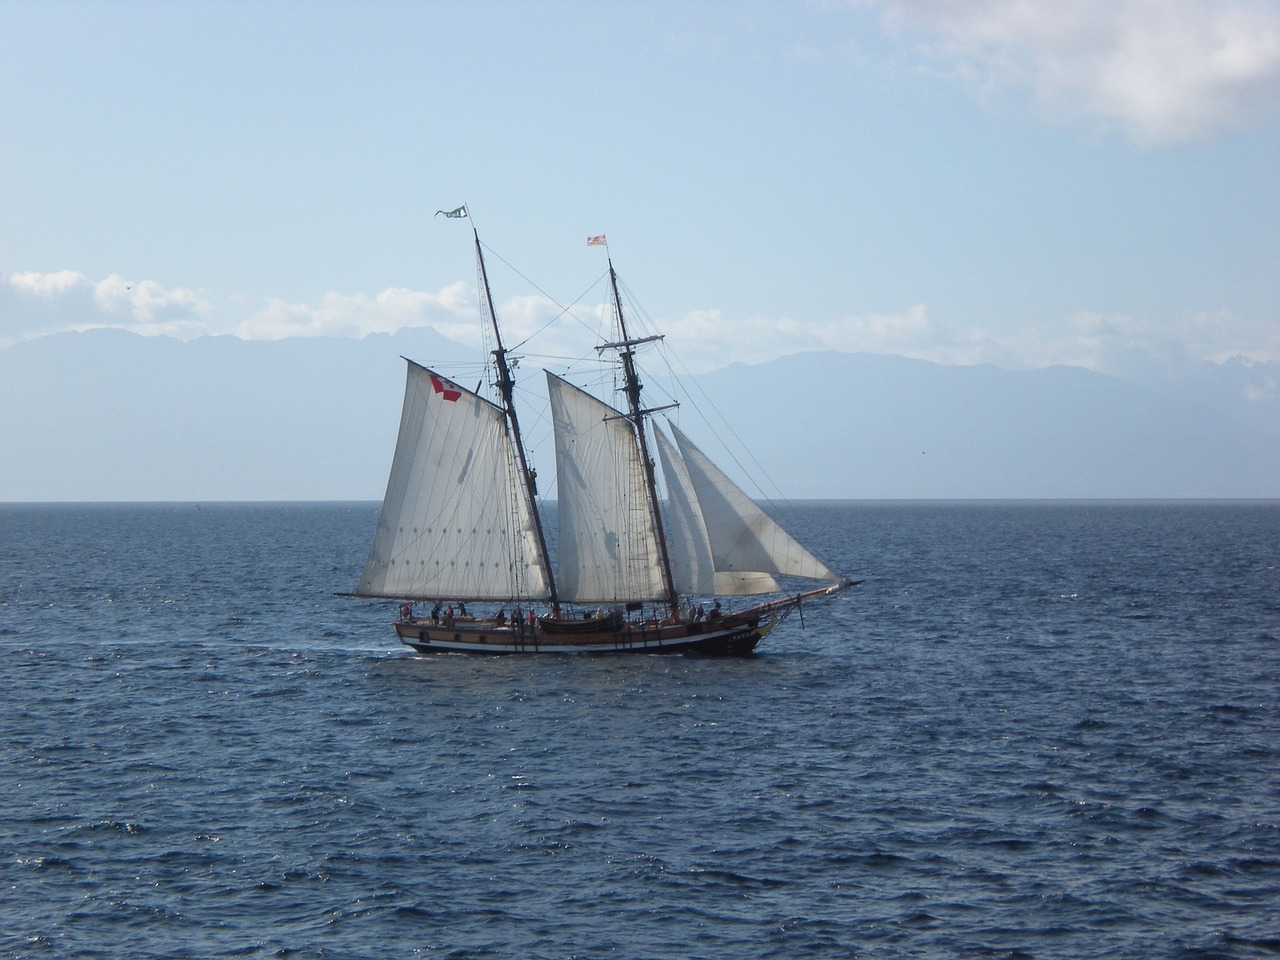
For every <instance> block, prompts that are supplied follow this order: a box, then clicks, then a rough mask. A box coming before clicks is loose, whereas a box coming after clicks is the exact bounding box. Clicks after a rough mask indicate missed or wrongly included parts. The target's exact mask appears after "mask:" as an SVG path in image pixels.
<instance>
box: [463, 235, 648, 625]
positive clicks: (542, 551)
mask: <svg viewBox="0 0 1280 960" xmlns="http://www.w3.org/2000/svg"><path fill="white" fill-rule="evenodd" d="M471 234H472V236H473V237H475V241H476V262H477V264H479V267H480V282H481V285H482V286H483V287H484V299H485V306H486V307H487V308H488V311H489V322H490V324H491V325H492V327H493V341H494V344H495V347H496V349H494V350H493V351H492V353H493V367H494V373H495V376H496V382H495V384H494V385H495V386H496V387H497V389H498V395H499V396H500V397H501V398H502V409H503V412H504V413H505V414H506V426H507V434H508V436H509V438H510V440H511V445H512V447H513V448H514V449H515V452H516V459H517V461H519V465H520V478H521V481H522V483H523V484H524V489H525V495H526V496H527V497H528V501H529V510H530V513H531V514H532V517H533V529H534V532H535V533H536V534H537V538H538V553H539V555H540V556H541V557H542V569H543V570H544V571H545V575H546V581H547V590H548V592H549V594H550V600H551V610H552V612H553V613H554V614H555V615H556V616H559V615H560V598H559V596H558V595H557V593H556V578H555V571H554V570H553V569H552V567H551V554H550V551H548V550H547V537H546V534H545V533H544V532H543V529H542V511H541V510H539V509H538V483H537V474H536V473H535V472H534V471H533V469H532V468H531V467H530V466H529V458H528V456H527V455H526V453H525V449H524V437H523V435H522V434H521V433H520V418H519V417H518V415H517V414H516V404H515V380H514V378H513V377H512V376H511V365H510V364H509V363H508V362H507V349H506V347H505V346H503V343H502V330H501V329H500V328H499V327H498V314H497V312H496V311H495V310H494V309H493V294H492V293H491V292H490V290H489V272H488V270H486V269H485V264H484V250H483V249H482V248H481V246H480V233H479V231H478V230H476V227H475V224H474V223H473V224H472V225H471ZM651 472H652V471H651Z"/></svg>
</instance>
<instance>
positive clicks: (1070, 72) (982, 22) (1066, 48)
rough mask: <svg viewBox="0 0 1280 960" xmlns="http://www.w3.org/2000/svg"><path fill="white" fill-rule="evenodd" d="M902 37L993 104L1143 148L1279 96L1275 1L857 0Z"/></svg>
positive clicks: (933, 65) (1237, 117)
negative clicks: (1030, 106)
mask: <svg viewBox="0 0 1280 960" xmlns="http://www.w3.org/2000/svg"><path fill="white" fill-rule="evenodd" d="M854 2H859V3H862V4H868V3H870V4H871V5H873V6H877V7H879V8H881V9H882V11H883V17H884V21H885V23H886V26H887V27H888V29H889V30H890V32H891V33H893V34H894V35H899V36H907V35H912V36H918V37H920V38H922V40H921V43H920V45H919V47H918V53H919V55H920V56H921V58H922V59H921V66H922V67H923V68H924V69H928V70H932V71H941V72H943V73H946V74H949V75H952V76H955V77H959V78H962V79H963V80H965V81H966V82H968V83H970V84H971V85H972V86H973V87H974V89H975V90H977V91H978V92H979V95H980V96H982V97H983V98H986V99H993V98H995V99H999V98H1006V97H1009V96H1013V97H1015V98H1017V99H1020V98H1021V97H1022V96H1024V95H1026V94H1029V95H1030V97H1031V98H1032V100H1033V102H1034V103H1035V104H1036V106H1037V108H1038V109H1040V110H1042V111H1047V112H1048V113H1049V114H1051V115H1052V116H1054V117H1062V118H1066V119H1068V120H1071V121H1075V122H1080V121H1083V122H1086V123H1092V124H1101V125H1102V126H1103V127H1118V128H1119V129H1121V130H1122V131H1124V132H1125V133H1126V134H1127V135H1128V136H1130V137H1132V138H1133V139H1134V140H1136V141H1138V142H1140V143H1144V144H1168V143H1183V142H1190V141H1195V140H1201V139H1206V138H1209V137H1212V136H1214V135H1217V134H1220V133H1222V132H1224V131H1227V130H1232V129H1236V128H1239V127H1241V126H1243V125H1245V124H1247V123H1248V122H1250V121H1251V120H1252V119H1254V118H1255V117H1256V116H1258V115H1260V114H1261V113H1263V112H1265V111H1271V110H1274V109H1275V107H1276V104H1277V102H1278V101H1280V9H1277V4H1276V3H1275V2H1274V0H1070V2H1060V0H972V2H964V3H956V2H951V0H854Z"/></svg>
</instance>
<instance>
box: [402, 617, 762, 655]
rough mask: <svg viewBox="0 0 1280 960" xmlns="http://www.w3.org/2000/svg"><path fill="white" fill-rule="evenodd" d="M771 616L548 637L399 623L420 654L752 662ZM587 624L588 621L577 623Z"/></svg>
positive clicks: (461, 625)
mask: <svg viewBox="0 0 1280 960" xmlns="http://www.w3.org/2000/svg"><path fill="white" fill-rule="evenodd" d="M777 621H778V617H777V616H776V615H773V614H769V615H761V614H751V613H743V614H734V615H730V616H726V617H722V618H718V619H714V620H703V621H699V622H696V623H665V624H664V623H625V624H622V625H621V626H620V627H619V628H617V629H603V630H600V629H597V630H590V629H578V630H573V631H563V632H561V631H555V632H552V631H549V630H543V629H541V627H540V626H537V627H527V626H525V627H521V628H517V627H514V626H512V625H511V624H509V623H505V624H499V623H496V622H494V621H480V620H466V621H463V620H458V621H455V622H454V623H452V624H446V623H444V622H439V621H433V620H428V619H420V618H413V619H407V620H403V619H402V620H397V621H396V625H395V626H396V633H397V634H398V635H399V637H400V642H401V643H403V644H405V645H407V646H409V647H412V648H413V649H414V650H417V651H418V652H419V653H487V654H499V653H590V654H600V653H608V654H616V653H686V654H688V653H692V654H702V655H704V656H720V657H725V656H730V657H745V656H750V655H751V654H752V653H753V652H754V651H755V648H756V644H758V643H759V642H760V641H761V640H763V639H764V637H765V636H766V635H767V634H768V633H769V631H770V630H772V629H773V627H774V626H775V624H776V623H777ZM578 623H587V624H589V623H590V621H576V622H575V625H576V624H578Z"/></svg>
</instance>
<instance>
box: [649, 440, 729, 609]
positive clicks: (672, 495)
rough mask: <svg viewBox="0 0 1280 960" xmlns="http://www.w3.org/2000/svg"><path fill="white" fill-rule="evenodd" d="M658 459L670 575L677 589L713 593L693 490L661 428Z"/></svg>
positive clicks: (712, 567)
mask: <svg viewBox="0 0 1280 960" xmlns="http://www.w3.org/2000/svg"><path fill="white" fill-rule="evenodd" d="M653 432H654V435H655V436H657V438H658V459H659V460H660V461H661V462H662V475H663V477H665V478H666V481H667V511H666V521H667V549H668V550H669V551H670V553H671V575H672V577H674V578H675V586H676V590H678V591H680V592H681V593H715V572H716V568H715V563H714V562H713V561H712V559H711V541H710V540H708V539H707V528H706V525H705V524H703V522H702V511H700V510H699V509H698V500H697V494H696V493H694V490H693V481H692V480H690V479H689V471H688V470H686V469H685V468H684V461H683V460H681V459H680V454H679V452H678V451H677V450H676V448H675V447H674V446H673V445H672V443H671V441H670V440H668V439H667V435H666V434H665V433H663V432H662V431H661V430H657V429H655V430H654V431H653Z"/></svg>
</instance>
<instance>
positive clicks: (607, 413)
mask: <svg viewBox="0 0 1280 960" xmlns="http://www.w3.org/2000/svg"><path fill="white" fill-rule="evenodd" d="M547 391H548V394H549V396H550V399H551V417H552V423H553V426H554V429H555V438H556V486H557V498H558V503H557V508H556V512H557V515H558V520H559V557H558V563H557V570H556V574H557V575H556V589H557V591H558V593H559V595H560V598H561V599H562V600H569V601H574V602H578V603H615V602H626V601H633V600H659V599H662V598H663V597H664V596H665V595H666V594H665V590H664V589H663V584H662V574H661V571H660V568H659V566H658V544H657V537H656V535H655V533H654V530H653V521H652V519H651V514H650V512H649V509H648V503H647V499H646V496H645V486H644V477H643V474H642V472H641V470H642V467H641V463H640V454H639V451H638V448H637V445H636V437H635V433H634V431H633V429H632V427H631V424H630V422H628V421H627V420H626V419H625V418H624V417H623V415H622V414H620V413H619V412H618V411H617V410H615V409H614V408H613V407H611V406H609V405H608V404H606V403H602V402H601V401H599V400H597V399H596V398H595V397H593V396H591V395H590V394H589V393H586V392H585V391H583V390H580V389H579V388H577V387H575V386H574V385H573V384H571V383H569V382H567V381H565V380H562V379H561V378H560V377H557V376H556V375H555V374H553V373H550V372H548V373H547Z"/></svg>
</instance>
